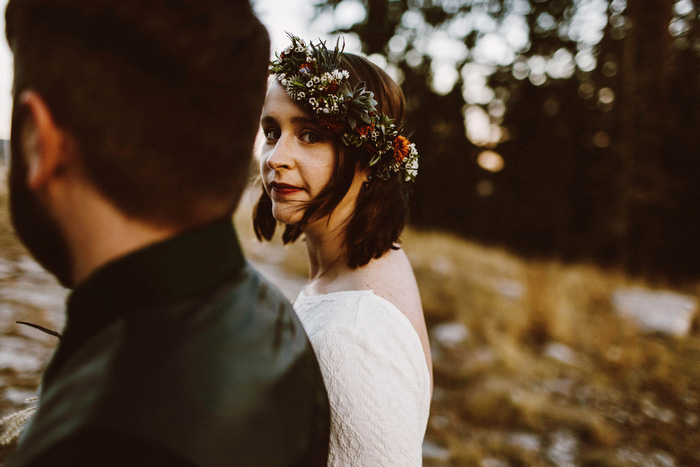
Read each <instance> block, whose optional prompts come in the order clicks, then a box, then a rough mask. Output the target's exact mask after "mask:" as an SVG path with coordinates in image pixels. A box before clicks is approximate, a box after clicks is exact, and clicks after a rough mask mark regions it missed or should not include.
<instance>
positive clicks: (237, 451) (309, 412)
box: [7, 219, 329, 466]
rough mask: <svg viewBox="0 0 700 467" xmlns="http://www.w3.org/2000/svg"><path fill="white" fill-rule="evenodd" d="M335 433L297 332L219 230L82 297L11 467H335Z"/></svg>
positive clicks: (212, 227)
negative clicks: (329, 466) (330, 460)
mask: <svg viewBox="0 0 700 467" xmlns="http://www.w3.org/2000/svg"><path fill="white" fill-rule="evenodd" d="M328 430H329V410H328V401H327V398H326V392H325V388H324V387H323V382H322V378H321V374H320V371H319V368H318V363H317V361H316V359H315V357H314V354H313V350H312V348H311V346H310V344H309V341H308V339H307V337H306V334H305V333H304V331H303V328H302V326H301V323H300V322H299V320H298V319H297V317H296V315H295V314H294V311H293V310H292V307H291V305H289V303H288V302H287V301H286V300H285V299H284V298H283V297H282V296H281V294H280V293H279V292H278V291H277V290H276V289H275V288H274V287H272V286H270V285H269V284H268V283H267V282H266V281H265V280H264V279H262V278H261V277H260V276H259V275H258V273H257V272H255V271H254V270H253V269H252V268H251V267H250V266H249V265H248V264H247V263H246V262H245V261H244V259H243V256H242V254H241V250H240V247H239V244H238V240H237V238H236V234H235V231H234V229H233V226H232V224H231V221H230V220H229V219H224V220H221V221H218V222H215V223H212V224H209V225H206V226H204V227H200V228H197V229H193V230H191V231H188V232H185V233H183V234H181V235H179V236H176V237H174V238H171V239H168V240H166V241H163V242H161V243H158V244H155V245H151V246H148V247H146V248H144V249H141V250H139V251H136V252H134V253H131V254H129V255H127V256H124V257H122V258H119V259H117V260H115V261H113V262H111V263H109V264H107V265H106V266H104V267H102V268H101V269H99V270H98V271H96V272H95V273H94V274H93V275H92V276H91V277H89V278H88V279H87V280H86V281H84V282H83V283H82V284H80V285H79V286H78V287H77V288H76V289H75V290H74V291H73V293H72V294H71V295H70V297H69V298H68V310H67V323H66V327H65V329H64V333H63V337H62V340H61V343H60V345H59V347H58V349H57V350H56V353H55V355H54V357H53V359H52V361H51V363H50V365H49V367H48V368H47V370H46V373H45V374H44V379H43V383H42V391H41V395H40V405H39V409H38V411H37V412H36V415H35V417H34V419H33V421H32V422H30V425H29V426H28V427H27V429H26V430H25V432H24V433H23V435H22V438H21V439H20V443H19V446H18V448H17V451H16V452H15V453H14V455H13V456H12V457H11V459H10V460H9V462H8V464H7V465H52V466H53V465H100V466H104V465H130V466H132V465H203V466H209V465H211V466H215V465H251V466H268V465H326V462H327V452H328V436H329V435H328Z"/></svg>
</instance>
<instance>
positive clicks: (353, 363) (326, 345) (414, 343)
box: [294, 290, 430, 467]
mask: <svg viewBox="0 0 700 467" xmlns="http://www.w3.org/2000/svg"><path fill="white" fill-rule="evenodd" d="M294 309H295V310H296V312H297V315H298V316H299V318H300V319H301V322H302V324H303V325H304V329H305V330H306V333H307V334H308V335H309V338H310V340H311V344H312V346H313V348H314V350H315V351H316V355H317V357H318V360H319V363H320V366H321V373H322V374H323V379H324V382H325V384H326V389H327V390H328V399H329V402H330V407H331V442H330V450H329V451H330V452H329V458H328V465H331V466H372V467H376V466H383V467H385V466H401V467H408V466H415V465H421V463H422V456H421V447H422V442H423V436H424V435H425V428H426V425H427V423H428V413H429V410H430V375H429V372H428V366H427V364H426V361H425V355H424V353H423V348H422V346H421V342H420V339H419V338H418V334H417V333H416V331H415V330H414V329H413V326H412V325H411V323H410V321H409V320H408V318H406V316H405V315H404V314H403V313H401V311H400V310H399V309H397V308H396V307H395V306H394V305H393V304H392V303H390V302H389V301H387V300H385V299H383V298H382V297H379V296H378V295H375V294H374V293H373V292H372V291H371V290H356V291H347V292H334V293H330V294H325V295H318V296H307V295H305V294H304V292H303V291H302V292H301V293H300V294H299V296H298V297H297V299H296V301H295V303H294Z"/></svg>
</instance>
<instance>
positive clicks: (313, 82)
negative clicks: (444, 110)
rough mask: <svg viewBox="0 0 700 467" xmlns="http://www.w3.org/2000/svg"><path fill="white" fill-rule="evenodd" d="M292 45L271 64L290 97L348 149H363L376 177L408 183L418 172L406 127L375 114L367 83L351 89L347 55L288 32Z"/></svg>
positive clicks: (273, 71)
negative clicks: (394, 176)
mask: <svg viewBox="0 0 700 467" xmlns="http://www.w3.org/2000/svg"><path fill="white" fill-rule="evenodd" d="M289 38H290V39H291V40H292V44H291V45H290V46H289V47H287V48H286V49H285V50H284V51H283V52H282V53H281V54H277V59H276V60H273V61H272V62H270V73H271V74H273V75H274V76H275V78H276V79H277V81H279V83H280V84H281V85H282V86H283V87H284V88H285V90H286V91H287V94H289V96H290V97H291V98H292V99H294V100H295V101H297V102H298V103H299V104H300V105H301V106H302V107H303V108H304V109H305V110H307V111H309V112H310V113H311V114H312V115H314V116H315V117H316V119H317V121H318V124H319V126H321V127H322V128H324V129H325V130H326V131H328V133H330V134H332V135H336V136H339V137H340V140H341V141H342V142H343V144H344V145H345V146H347V147H349V148H361V149H363V150H365V151H366V152H367V153H369V155H370V161H369V166H370V167H372V169H373V175H376V176H377V177H378V178H381V179H383V180H388V179H389V178H391V176H392V174H393V173H401V174H402V176H403V178H404V180H406V181H407V182H413V181H415V178H416V175H417V174H418V151H417V150H416V147H415V145H414V144H413V143H411V142H410V141H408V139H407V138H405V137H404V136H402V135H401V132H402V130H403V127H402V125H396V124H395V123H394V120H393V119H391V118H389V117H388V116H386V115H385V114H383V113H380V112H379V111H378V110H377V107H376V105H377V101H376V100H374V93H373V92H371V91H368V90H367V88H366V84H365V83H364V82H361V83H358V84H357V86H355V88H354V89H353V88H352V87H351V86H350V83H349V82H348V78H349V77H350V73H348V71H347V70H343V69H341V68H340V57H341V55H342V53H343V50H341V49H340V48H339V46H338V42H337V43H336V45H335V49H334V50H329V49H328V48H326V43H325V42H323V41H319V43H318V44H313V43H309V45H308V46H307V45H306V43H305V42H304V41H303V40H301V39H299V38H298V37H296V36H294V35H292V34H289Z"/></svg>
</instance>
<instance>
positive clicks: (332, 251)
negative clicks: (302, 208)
mask: <svg viewBox="0 0 700 467" xmlns="http://www.w3.org/2000/svg"><path fill="white" fill-rule="evenodd" d="M326 221H327V219H323V220H321V221H316V222H314V223H313V224H311V225H308V226H307V227H306V228H305V229H304V233H305V234H306V254H307V257H308V260H309V282H314V281H317V280H320V279H330V278H332V277H334V276H335V275H336V274H333V272H334V271H337V269H338V267H339V266H343V265H345V248H344V243H345V235H344V233H345V232H344V229H340V228H332V227H331V225H327V224H326Z"/></svg>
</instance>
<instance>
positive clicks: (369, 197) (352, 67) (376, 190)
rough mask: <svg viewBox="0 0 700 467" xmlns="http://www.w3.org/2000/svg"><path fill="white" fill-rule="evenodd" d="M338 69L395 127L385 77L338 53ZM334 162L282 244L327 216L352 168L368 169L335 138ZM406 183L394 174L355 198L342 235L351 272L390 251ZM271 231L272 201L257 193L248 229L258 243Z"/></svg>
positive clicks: (398, 95)
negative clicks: (329, 174)
mask: <svg viewBox="0 0 700 467" xmlns="http://www.w3.org/2000/svg"><path fill="white" fill-rule="evenodd" d="M340 66H341V68H342V69H345V70H348V72H349V73H350V78H349V79H348V82H349V83H350V87H351V88H354V87H355V85H357V84H358V83H359V82H365V83H366V87H367V89H368V90H370V91H372V92H373V93H374V99H375V100H376V101H377V109H378V110H379V112H381V113H383V114H386V115H388V116H389V117H390V118H393V119H394V121H396V122H402V121H403V117H404V107H405V98H404V95H403V92H402V91H401V88H400V87H399V86H398V85H397V84H396V83H395V82H394V81H393V80H392V79H391V77H390V76H389V75H388V74H387V73H386V72H385V71H384V70H382V69H381V68H379V67H378V66H377V65H375V64H374V63H372V62H371V61H370V60H368V59H367V58H365V57H362V56H360V55H354V54H350V53H344V54H343V55H342V58H341V62H340ZM335 147H336V160H335V168H334V171H333V176H332V177H331V180H330V181H329V183H328V184H327V185H326V186H325V187H324V188H323V189H322V190H321V192H320V193H319V194H318V196H317V197H316V199H314V200H312V201H311V202H309V203H308V204H307V205H306V206H304V215H303V216H302V219H301V221H300V222H299V223H298V224H295V225H287V226H286V227H285V229H284V233H283V234H282V241H283V242H284V243H289V242H293V241H295V240H296V239H297V238H299V236H300V235H301V232H302V228H303V226H304V225H306V224H307V223H308V222H310V221H312V220H316V219H320V218H323V217H325V216H327V215H329V214H330V213H331V212H333V210H334V209H335V208H336V206H338V203H340V201H341V200H342V199H343V198H344V197H345V194H346V193H347V192H348V190H349V189H350V185H351V184H352V181H353V177H354V176H355V170H356V168H360V169H365V168H367V167H368V166H369V159H370V156H369V154H368V153H367V152H366V151H363V150H362V149H350V148H348V147H346V146H344V145H342V144H341V143H340V141H339V140H338V138H337V137H336V138H335ZM408 197H409V189H408V182H406V181H405V180H404V179H403V177H401V176H400V175H399V174H394V175H393V176H392V177H391V178H390V179H389V180H382V179H379V178H377V177H375V178H374V179H372V180H371V181H370V182H369V183H367V184H366V185H365V186H363V188H362V190H360V194H359V195H358V197H357V205H356V207H355V211H354V212H353V214H352V217H351V218H350V220H349V222H348V225H347V228H346V232H345V262H346V264H347V265H348V266H349V267H351V268H357V267H360V266H363V265H365V264H367V263H369V262H370V261H371V260H372V259H375V258H379V257H381V256H382V255H383V254H384V253H386V252H387V251H388V250H389V249H396V248H397V247H396V243H397V242H398V241H399V237H400V235H401V232H403V229H404V227H405V226H406V222H407V221H408ZM276 227H277V221H276V220H275V218H274V217H273V215H272V200H271V199H270V197H269V196H268V195H267V193H266V192H265V190H264V189H263V191H262V194H261V195H260V199H259V200H258V203H257V205H256V206H255V211H254V213H253V229H254V231H255V235H256V236H257V238H258V240H262V239H266V240H271V239H272V236H273V235H274V233H275V230H276Z"/></svg>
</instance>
